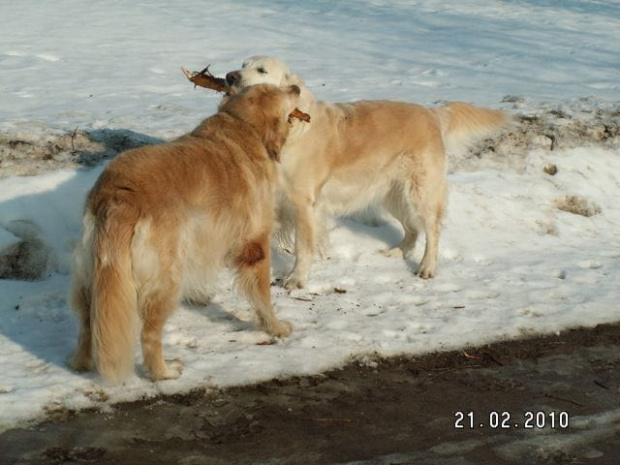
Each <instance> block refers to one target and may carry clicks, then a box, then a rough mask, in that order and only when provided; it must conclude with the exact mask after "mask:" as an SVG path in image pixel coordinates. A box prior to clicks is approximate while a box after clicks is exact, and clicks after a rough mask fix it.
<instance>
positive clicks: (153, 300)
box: [140, 280, 183, 381]
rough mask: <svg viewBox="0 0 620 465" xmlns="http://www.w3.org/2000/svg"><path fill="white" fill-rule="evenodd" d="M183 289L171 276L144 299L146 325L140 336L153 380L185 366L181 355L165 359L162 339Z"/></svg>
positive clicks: (172, 374) (177, 372)
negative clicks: (168, 359)
mask: <svg viewBox="0 0 620 465" xmlns="http://www.w3.org/2000/svg"><path fill="white" fill-rule="evenodd" d="M180 293H181V291H180V288H179V286H178V284H175V283H174V282H172V280H168V282H167V283H166V284H165V285H162V284H160V285H159V286H158V289H157V290H155V291H154V292H153V293H152V294H150V295H149V296H147V297H146V298H144V301H143V302H142V309H141V310H142V312H141V313H142V319H143V325H142V334H141V336H140V340H141V343H142V354H143V357H144V365H145V367H146V368H147V370H148V373H149V378H151V379H152V380H153V381H157V380H164V379H175V378H178V377H179V376H180V375H181V372H182V369H183V363H182V362H181V361H180V360H178V359H176V360H172V361H169V362H168V363H166V361H165V360H164V355H163V349H162V342H161V339H162V334H163V330H164V325H165V323H166V320H167V319H168V317H169V316H170V315H171V314H172V312H173V311H174V310H175V307H176V305H177V304H178V302H179V299H180Z"/></svg>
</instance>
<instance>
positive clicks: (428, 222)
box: [226, 56, 508, 289]
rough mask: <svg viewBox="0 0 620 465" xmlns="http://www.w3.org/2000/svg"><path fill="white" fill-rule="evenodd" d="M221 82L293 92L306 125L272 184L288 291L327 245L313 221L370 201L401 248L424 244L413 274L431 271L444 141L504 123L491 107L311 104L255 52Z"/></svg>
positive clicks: (279, 67) (297, 129)
mask: <svg viewBox="0 0 620 465" xmlns="http://www.w3.org/2000/svg"><path fill="white" fill-rule="evenodd" d="M226 80H227V82H228V84H229V85H231V86H232V87H233V88H236V89H243V88H246V87H247V86H251V85H254V84H257V83H270V84H274V85H277V86H288V85H291V84H295V85H297V86H299V87H300V88H301V99H300V103H299V109H300V110H302V111H304V112H307V113H309V114H310V115H311V116H312V121H311V122H310V123H309V124H308V123H301V122H296V123H294V127H293V129H292V130H291V134H290V136H289V138H288V140H287V142H286V144H285V146H284V147H283V149H282V156H281V164H280V165H279V166H278V177H279V185H280V187H281V189H282V192H283V194H284V199H285V202H284V203H283V204H281V205H280V215H279V216H280V218H279V219H280V222H281V223H282V225H283V226H284V228H285V229H286V226H287V225H289V224H290V223H291V222H292V221H293V219H294V226H295V257H296V259H295V266H294V268H293V270H292V272H291V273H290V275H289V276H288V277H287V278H286V279H285V281H284V285H285V287H286V288H288V289H293V288H300V287H304V286H305V285H306V283H307V281H308V275H309V272H310V266H311V261H312V258H313V255H314V252H315V251H316V250H317V249H319V250H320V249H321V247H322V246H323V245H324V244H326V243H327V242H328V239H327V234H326V232H325V226H324V221H323V217H324V215H325V214H326V213H327V214H335V215H342V214H347V213H351V212H354V211H356V210H360V209H363V208H365V207H368V206H369V205H379V206H382V207H383V208H385V209H386V210H387V211H388V212H390V213H391V214H392V215H393V216H394V217H395V218H397V219H398V220H399V221H400V223H401V224H402V226H403V229H404V231H405V237H404V239H403V241H402V243H401V245H400V248H401V249H402V252H403V254H407V253H409V252H411V251H412V250H413V248H414V246H415V243H416V239H417V237H418V233H419V232H420V231H424V233H425V236H426V247H425V250H424V256H423V258H422V261H421V263H420V264H419V267H418V269H417V271H416V274H417V275H419V276H420V277H422V278H432V277H433V276H434V275H435V269H436V264H437V253H438V244H439V234H440V228H441V220H442V217H443V215H444V212H445V208H446V198H447V185H446V154H445V152H446V147H447V146H448V145H450V146H458V145H466V144H468V143H471V142H474V141H475V140H476V139H480V138H483V137H486V136H488V135H490V134H492V133H493V132H495V131H497V130H498V129H499V128H501V127H502V126H504V125H505V124H506V123H507V121H508V117H507V115H506V114H504V113H503V112H500V111H495V110H489V109H485V108H478V107H475V106H472V105H468V104H466V103H460V102H454V103H449V104H447V105H444V106H441V107H438V108H433V109H429V108H425V107H423V106H420V105H416V104H413V103H403V102H393V101H360V102H355V103H336V104H332V103H327V102H322V101H317V100H316V99H315V98H314V96H313V95H312V93H311V92H310V91H309V90H308V89H307V87H306V86H305V85H304V83H303V81H302V80H301V79H300V78H299V76H298V75H296V74H294V73H292V72H291V71H290V70H289V69H288V68H287V67H286V66H285V65H284V64H283V63H282V62H280V61H278V60H276V59H275V58H271V57H265V56H255V57H251V58H249V59H247V60H246V61H245V62H244V63H243V66H242V69H240V70H237V71H232V72H230V73H228V74H227V76H226Z"/></svg>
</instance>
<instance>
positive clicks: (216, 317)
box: [182, 300, 256, 333]
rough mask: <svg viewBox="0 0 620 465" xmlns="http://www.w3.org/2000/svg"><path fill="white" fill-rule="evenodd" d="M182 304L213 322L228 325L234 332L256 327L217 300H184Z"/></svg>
mask: <svg viewBox="0 0 620 465" xmlns="http://www.w3.org/2000/svg"><path fill="white" fill-rule="evenodd" d="M182 305H183V308H185V309H187V310H189V311H191V312H193V313H196V314H197V315H200V316H201V317H204V318H206V319H207V320H208V321H209V322H211V323H213V324H224V325H226V326H228V327H229V328H230V331H232V332H234V333H237V332H241V331H248V330H253V329H256V325H255V324H254V323H253V322H252V321H245V320H242V319H241V318H239V317H238V316H237V315H235V314H234V313H232V312H230V311H229V310H226V309H225V308H224V307H222V306H221V305H220V304H219V303H217V302H216V303H213V302H208V301H205V302H203V303H198V302H195V301H192V302H188V301H185V300H184V301H183V302H182ZM248 306H249V304H248Z"/></svg>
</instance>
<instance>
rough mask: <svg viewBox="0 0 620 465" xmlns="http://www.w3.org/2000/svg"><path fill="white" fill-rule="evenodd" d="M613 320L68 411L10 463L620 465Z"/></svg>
mask: <svg viewBox="0 0 620 465" xmlns="http://www.w3.org/2000/svg"><path fill="white" fill-rule="evenodd" d="M619 459H620V325H600V326H597V327H596V328H594V329H576V330H571V331H567V332H565V333H562V334H560V335H548V336H541V337H536V338H531V339H524V340H516V341H507V342H501V343H496V344H491V345H486V346H483V347H470V348H467V349H465V350H464V351H453V352H445V353H434V354H429V355H425V356H422V357H394V358H390V359H373V358H372V357H365V358H364V359H363V360H356V361H353V362H351V363H350V364H348V365H347V366H346V367H344V368H343V369H341V370H335V371H331V372H328V373H324V374H321V375H316V376H309V377H296V378H291V379H286V380H273V381H270V382H267V383H262V384H258V385H254V386H245V387H237V388H233V389H227V390H223V391H212V390H210V391H205V390H197V391H194V392H191V393H189V394H186V395H176V396H170V397H160V398H157V399H152V400H149V401H141V402H134V403H129V404H120V405H116V406H115V407H114V409H113V410H112V411H108V412H105V413H99V412H92V411H90V412H79V413H76V412H65V415H63V416H56V417H54V420H50V421H48V422H46V423H43V424H41V425H38V426H36V427H33V428H31V429H15V430H11V431H7V432H5V433H4V434H2V435H0V462H1V463H3V464H4V463H7V464H24V465H25V464H40V463H54V464H58V463H65V464H66V463H91V464H127V465H129V464H141V463H145V464H146V463H148V464H154V465H155V464H170V463H175V464H187V465H201V464H231V463H235V464H246V463H247V464H250V463H252V464H285V463H286V464H289V463H290V464H301V463H303V464H326V463H357V464H366V465H370V464H375V465H380V464H386V465H387V464H401V465H402V464H422V463H423V464H442V465H446V464H447V465H450V464H454V465H456V464H459V465H467V464H481V463H492V464H495V465H501V464H513V463H518V464H523V463H536V464H546V463H549V464H576V463H594V464H616V463H618V460H619Z"/></svg>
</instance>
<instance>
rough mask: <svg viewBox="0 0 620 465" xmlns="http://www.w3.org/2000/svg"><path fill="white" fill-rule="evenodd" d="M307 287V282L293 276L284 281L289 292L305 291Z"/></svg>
mask: <svg viewBox="0 0 620 465" xmlns="http://www.w3.org/2000/svg"><path fill="white" fill-rule="evenodd" d="M305 286H306V283H305V281H304V280H302V279H300V278H298V277H297V276H296V275H293V274H292V275H290V276H289V277H288V278H286V279H285V280H284V289H286V290H289V291H292V290H295V289H303V288H304V287H305Z"/></svg>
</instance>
